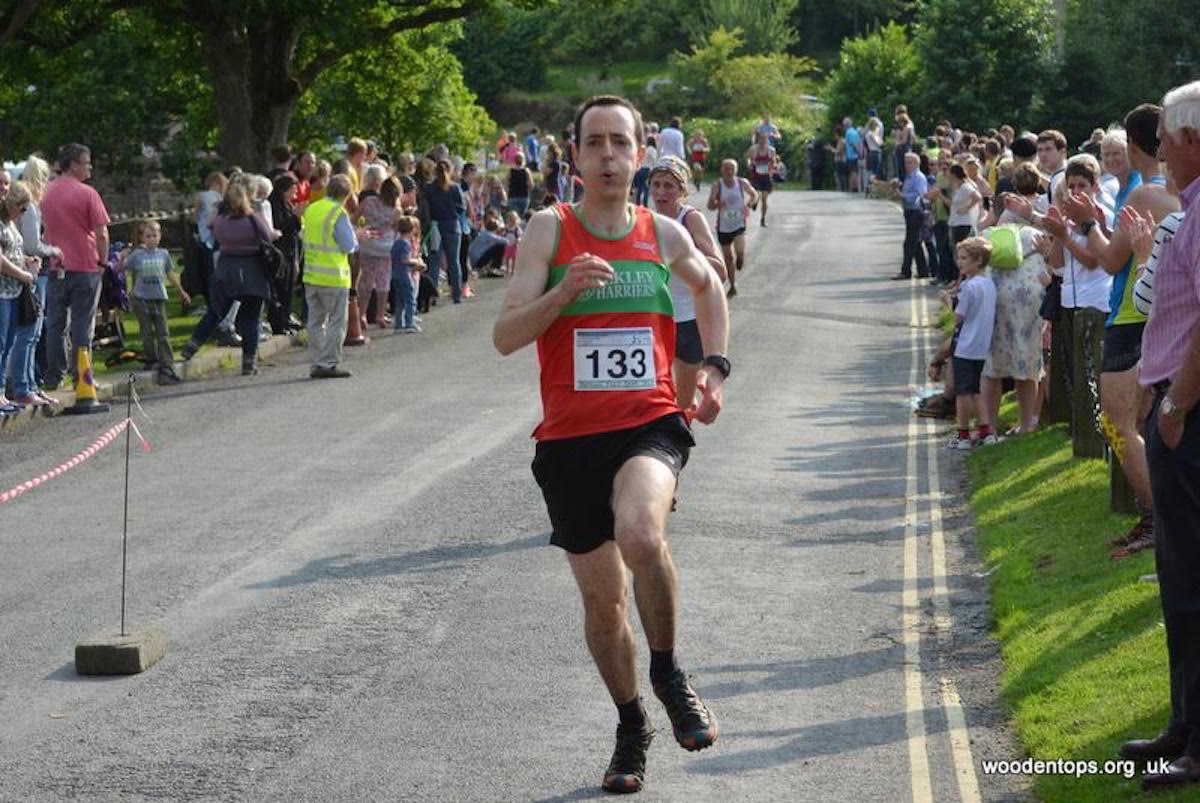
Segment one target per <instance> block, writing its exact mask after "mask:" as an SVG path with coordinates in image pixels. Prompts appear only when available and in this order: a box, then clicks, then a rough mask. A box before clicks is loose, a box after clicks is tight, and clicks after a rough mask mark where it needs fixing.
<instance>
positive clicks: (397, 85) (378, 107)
mask: <svg viewBox="0 0 1200 803" xmlns="http://www.w3.org/2000/svg"><path fill="white" fill-rule="evenodd" d="M455 36H457V31H456V30H455V29H454V26H445V27H444V28H442V29H440V30H437V31H429V32H410V33H404V34H400V35H399V36H396V37H394V38H393V39H392V40H391V41H390V42H389V43H388V44H387V45H385V46H383V47H379V48H373V49H371V50H366V51H363V52H362V53H360V54H358V55H357V56H356V57H355V58H353V59H349V60H346V61H343V62H340V63H339V64H337V65H336V66H334V67H332V68H330V69H328V70H326V71H325V72H324V73H323V74H322V75H321V76H320V77H319V78H318V79H317V81H316V83H314V84H313V87H312V89H311V90H310V92H309V94H308V97H307V98H305V99H304V101H303V102H302V103H301V105H300V107H299V108H298V109H297V113H296V117H295V118H294V120H293V123H292V137H291V138H292V140H293V142H296V143H298V144H303V145H306V146H309V147H311V148H313V150H316V151H321V150H324V149H327V148H328V146H329V143H331V142H332V141H333V140H334V139H335V138H336V137H337V136H338V135H339V134H340V135H342V136H347V137H349V136H365V137H370V138H373V139H375V140H377V141H378V142H379V143H380V147H381V148H382V149H384V150H385V151H390V152H392V153H395V152H397V151H400V150H425V149H426V148H429V147H431V146H432V145H434V144H436V143H439V142H444V143H446V144H447V145H449V146H450V148H451V149H453V150H459V151H462V150H467V149H470V148H474V147H475V146H476V145H478V144H479V140H480V138H481V137H483V136H484V135H485V134H488V133H490V132H491V131H492V130H493V129H494V128H495V123H493V122H492V120H491V119H490V118H489V117H488V116H487V112H485V111H484V110H483V109H482V108H481V107H480V106H479V105H478V104H477V103H476V102H475V96H474V94H472V92H471V91H470V90H469V89H468V88H467V86H466V83H465V82H464V80H463V75H462V65H461V64H459V62H458V59H457V58H455V56H454V54H452V53H451V52H450V51H449V50H447V48H446V44H447V43H448V42H449V41H451V39H453V38H454V37H455Z"/></svg>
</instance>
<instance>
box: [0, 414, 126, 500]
mask: <svg viewBox="0 0 1200 803" xmlns="http://www.w3.org/2000/svg"><path fill="white" fill-rule="evenodd" d="M129 426H132V427H133V431H134V433H135V434H136V435H137V439H138V440H139V441H141V444H142V451H144V452H148V451H150V444H148V443H147V442H146V439H145V438H143V437H142V433H141V432H139V431H138V427H137V424H135V423H133V419H132V418H126V419H125V420H124V421H122V422H121V423H119V424H117V425H116V426H114V427H113V428H112V429H110V430H109V431H108V432H105V433H104V434H103V435H101V436H100V437H99V438H97V439H96V440H95V441H94V442H93V443H92V445H91V446H88V447H87V448H86V449H84V450H83V451H82V452H80V453H79V454H77V455H75V456H74V457H72V458H71V459H70V460H68V461H66V462H65V463H60V464H59V465H57V466H55V467H54V468H52V469H50V470H49V471H47V472H46V473H45V474H42V475H41V476H40V477H34V478H33V479H31V480H27V481H26V482H23V483H21V484H20V485H18V486H16V487H15V488H13V489H11V490H8V491H5V492H4V493H0V504H4V503H5V502H10V501H12V500H13V499H16V498H17V497H18V496H20V495H21V494H23V493H25V492H26V491H32V490H33V489H34V488H36V487H38V486H39V485H41V484H42V483H44V482H49V481H50V480H52V479H54V478H55V477H57V476H59V475H61V474H65V473H66V472H68V471H70V470H71V469H73V468H75V467H76V466H78V465H79V464H80V463H82V462H83V461H84V460H87V459H88V458H89V457H91V456H92V455H94V454H96V452H99V451H100V450H101V449H103V448H104V447H105V446H108V445H109V444H110V443H112V442H113V441H114V440H116V439H117V436H118V435H120V434H121V433H122V432H124V431H125V428H126V427H129Z"/></svg>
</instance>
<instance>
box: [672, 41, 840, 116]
mask: <svg viewBox="0 0 1200 803" xmlns="http://www.w3.org/2000/svg"><path fill="white" fill-rule="evenodd" d="M742 41H743V40H742V32H741V31H740V30H739V29H737V28H735V29H733V30H732V31H730V30H726V29H725V28H724V27H718V28H717V29H716V30H714V31H712V32H711V33H710V34H709V35H708V38H707V39H706V40H705V41H704V42H702V43H701V44H698V45H693V46H692V50H691V52H690V53H686V54H685V53H675V54H674V55H672V57H671V67H672V72H673V73H674V76H675V85H676V89H675V91H677V92H678V93H680V95H681V97H679V98H675V99H673V100H675V102H678V103H685V104H686V107H687V108H688V109H691V110H695V111H703V112H704V113H706V114H711V115H714V116H718V117H745V116H749V115H754V114H761V113H762V112H764V111H767V112H771V113H772V114H774V115H776V116H780V117H790V118H800V117H802V116H804V115H805V114H806V107H805V103H804V99H803V96H804V95H805V94H806V93H807V92H808V91H809V90H810V81H809V77H810V76H811V75H813V74H814V73H815V72H816V64H815V63H814V62H813V61H812V60H811V59H806V58H800V57H797V56H791V55H788V54H787V53H770V54H750V55H737V54H738V53H740V52H741V49H742Z"/></svg>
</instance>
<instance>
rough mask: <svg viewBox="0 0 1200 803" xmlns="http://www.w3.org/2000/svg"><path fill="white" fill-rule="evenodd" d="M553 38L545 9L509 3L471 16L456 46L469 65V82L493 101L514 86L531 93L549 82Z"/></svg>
mask: <svg viewBox="0 0 1200 803" xmlns="http://www.w3.org/2000/svg"><path fill="white" fill-rule="evenodd" d="M549 43H550V36H549V33H548V31H547V27H546V23H545V19H544V15H543V14H541V13H538V12H534V11H529V10H526V9H519V8H512V7H511V6H507V7H505V8H503V9H502V10H498V11H497V13H493V14H479V15H477V16H474V17H472V18H470V19H469V20H467V23H466V25H465V26H463V35H462V38H461V39H459V40H458V41H457V42H455V43H454V44H453V45H452V46H451V48H450V49H451V51H452V52H453V53H454V55H455V56H457V57H458V60H459V62H460V63H461V64H462V65H463V78H464V79H465V80H466V82H467V86H468V87H470V88H471V91H472V92H474V93H475V95H476V96H477V97H478V98H479V102H480V103H482V104H483V105H485V106H490V105H491V104H492V103H493V102H494V101H495V100H497V99H498V98H499V97H500V96H501V95H502V94H503V93H505V92H508V91H511V90H513V89H514V88H517V87H519V88H520V89H521V90H522V91H526V92H528V91H537V90H539V89H542V88H543V87H545V86H546V68H547V64H548V59H547V55H546V50H547V46H548V45H549Z"/></svg>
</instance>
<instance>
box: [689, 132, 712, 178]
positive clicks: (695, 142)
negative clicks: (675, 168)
mask: <svg viewBox="0 0 1200 803" xmlns="http://www.w3.org/2000/svg"><path fill="white" fill-rule="evenodd" d="M688 148H689V149H690V150H691V152H692V177H693V178H694V179H695V180H696V191H697V192H699V191H700V182H701V180H702V179H703V178H704V167H705V165H706V164H708V152H709V150H710V148H709V145H708V138H707V137H706V136H704V132H703V131H701V130H700V129H699V128H697V129H696V130H695V131H693V132H692V140H691V142H690V143H688Z"/></svg>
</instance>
